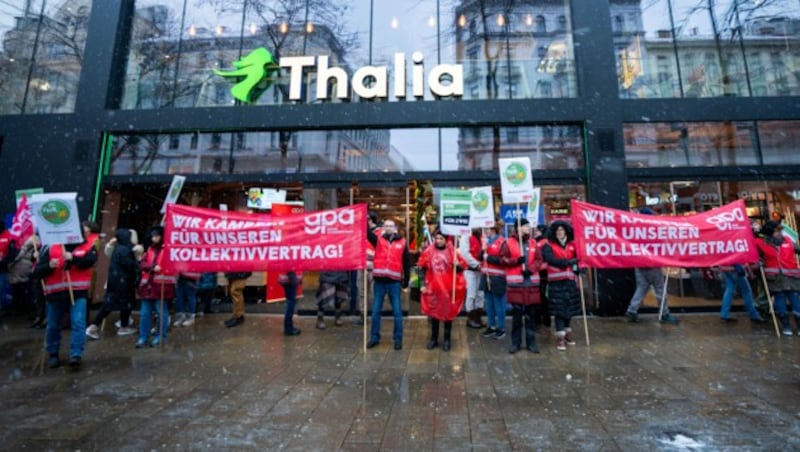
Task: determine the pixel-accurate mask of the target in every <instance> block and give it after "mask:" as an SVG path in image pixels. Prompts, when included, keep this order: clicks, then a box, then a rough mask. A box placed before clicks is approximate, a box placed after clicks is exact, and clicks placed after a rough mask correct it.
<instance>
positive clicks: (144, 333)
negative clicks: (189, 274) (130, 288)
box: [136, 226, 175, 348]
mask: <svg viewBox="0 0 800 452" xmlns="http://www.w3.org/2000/svg"><path fill="white" fill-rule="evenodd" d="M163 240H164V228H162V227H161V226H155V227H153V229H151V230H150V246H149V247H148V248H147V251H146V252H145V255H144V257H143V258H142V260H141V261H139V270H140V271H141V273H140V275H141V276H140V280H139V288H138V294H139V300H140V303H141V307H140V308H139V339H138V340H137V341H136V348H142V347H144V346H146V345H148V341H149V340H150V334H151V331H152V330H151V328H152V324H153V314H154V313H156V314H157V317H158V323H159V325H158V326H157V328H156V332H155V335H154V336H153V340H152V342H150V343H149V345H150V346H151V347H155V346H157V345H159V344H162V343H164V342H165V341H166V340H167V332H168V330H169V302H170V300H172V299H173V298H174V297H175V277H174V276H172V275H169V274H167V273H165V272H164V271H162V270H163V269H162V261H163V259H164V256H163V255H164V252H163V251H164V242H163Z"/></svg>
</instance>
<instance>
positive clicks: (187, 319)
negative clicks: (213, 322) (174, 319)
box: [181, 314, 194, 326]
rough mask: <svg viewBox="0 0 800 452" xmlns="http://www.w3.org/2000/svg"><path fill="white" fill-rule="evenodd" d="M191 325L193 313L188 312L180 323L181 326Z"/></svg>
mask: <svg viewBox="0 0 800 452" xmlns="http://www.w3.org/2000/svg"><path fill="white" fill-rule="evenodd" d="M192 325H194V314H189V315H187V316H186V319H184V321H183V323H181V326H192Z"/></svg>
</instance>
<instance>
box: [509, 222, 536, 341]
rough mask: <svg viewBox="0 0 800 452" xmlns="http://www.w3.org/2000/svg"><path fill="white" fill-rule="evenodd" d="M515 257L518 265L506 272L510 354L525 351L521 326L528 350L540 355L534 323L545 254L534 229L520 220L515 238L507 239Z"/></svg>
mask: <svg viewBox="0 0 800 452" xmlns="http://www.w3.org/2000/svg"><path fill="white" fill-rule="evenodd" d="M508 241H509V243H510V244H511V249H512V250H514V251H513V252H512V254H514V255H518V256H519V257H518V258H517V263H516V265H514V266H513V267H511V268H509V269H508V270H506V282H507V283H508V292H507V297H508V303H509V304H511V316H512V317H511V318H512V322H511V347H510V348H509V349H508V352H509V353H516V352H518V351H520V349H521V348H522V327H523V323H524V325H525V344H526V348H527V349H528V350H529V351H531V352H533V353H539V347H538V346H537V345H536V334H535V331H534V321H535V316H536V307H537V306H538V305H539V304H540V303H541V301H542V299H541V296H540V293H539V283H540V279H539V269H540V268H541V267H542V253H541V251H540V249H539V247H538V246H537V244H536V241H535V240H533V239H531V226H530V224H529V222H528V220H525V219H523V220H520V230H519V233H518V234H517V235H516V236H515V237H511V238H510V239H508Z"/></svg>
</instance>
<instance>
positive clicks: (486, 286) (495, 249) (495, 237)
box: [480, 220, 519, 340]
mask: <svg viewBox="0 0 800 452" xmlns="http://www.w3.org/2000/svg"><path fill="white" fill-rule="evenodd" d="M502 230H503V222H501V221H499V220H498V221H496V222H495V224H494V227H491V228H484V229H483V236H484V237H485V238H486V243H485V244H484V245H483V253H482V254H483V266H482V267H481V273H482V274H483V277H482V278H481V286H480V287H481V289H482V290H483V298H484V299H485V300H486V318H487V322H486V323H488V326H487V327H486V330H484V331H483V333H481V335H482V336H483V337H488V338H493V339H498V340H499V339H503V338H504V337H506V303H507V298H506V286H507V283H506V270H508V268H510V267H513V266H514V265H515V264H516V262H517V258H518V257H519V256H514V255H512V253H511V248H510V247H509V245H508V241H507V240H506V239H505V237H503V236H501V235H500V231H502Z"/></svg>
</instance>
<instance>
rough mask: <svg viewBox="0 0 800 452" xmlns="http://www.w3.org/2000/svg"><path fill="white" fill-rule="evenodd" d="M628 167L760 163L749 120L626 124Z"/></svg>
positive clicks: (624, 128) (754, 134)
mask: <svg viewBox="0 0 800 452" xmlns="http://www.w3.org/2000/svg"><path fill="white" fill-rule="evenodd" d="M623 132H624V136H625V160H626V164H627V166H628V167H629V168H657V167H680V166H735V165H760V164H761V161H760V159H759V157H758V153H757V145H756V143H757V141H758V137H757V135H756V130H755V126H754V124H753V123H752V122H749V121H742V122H731V121H725V122H695V123H648V124H625V125H624V127H623Z"/></svg>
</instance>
